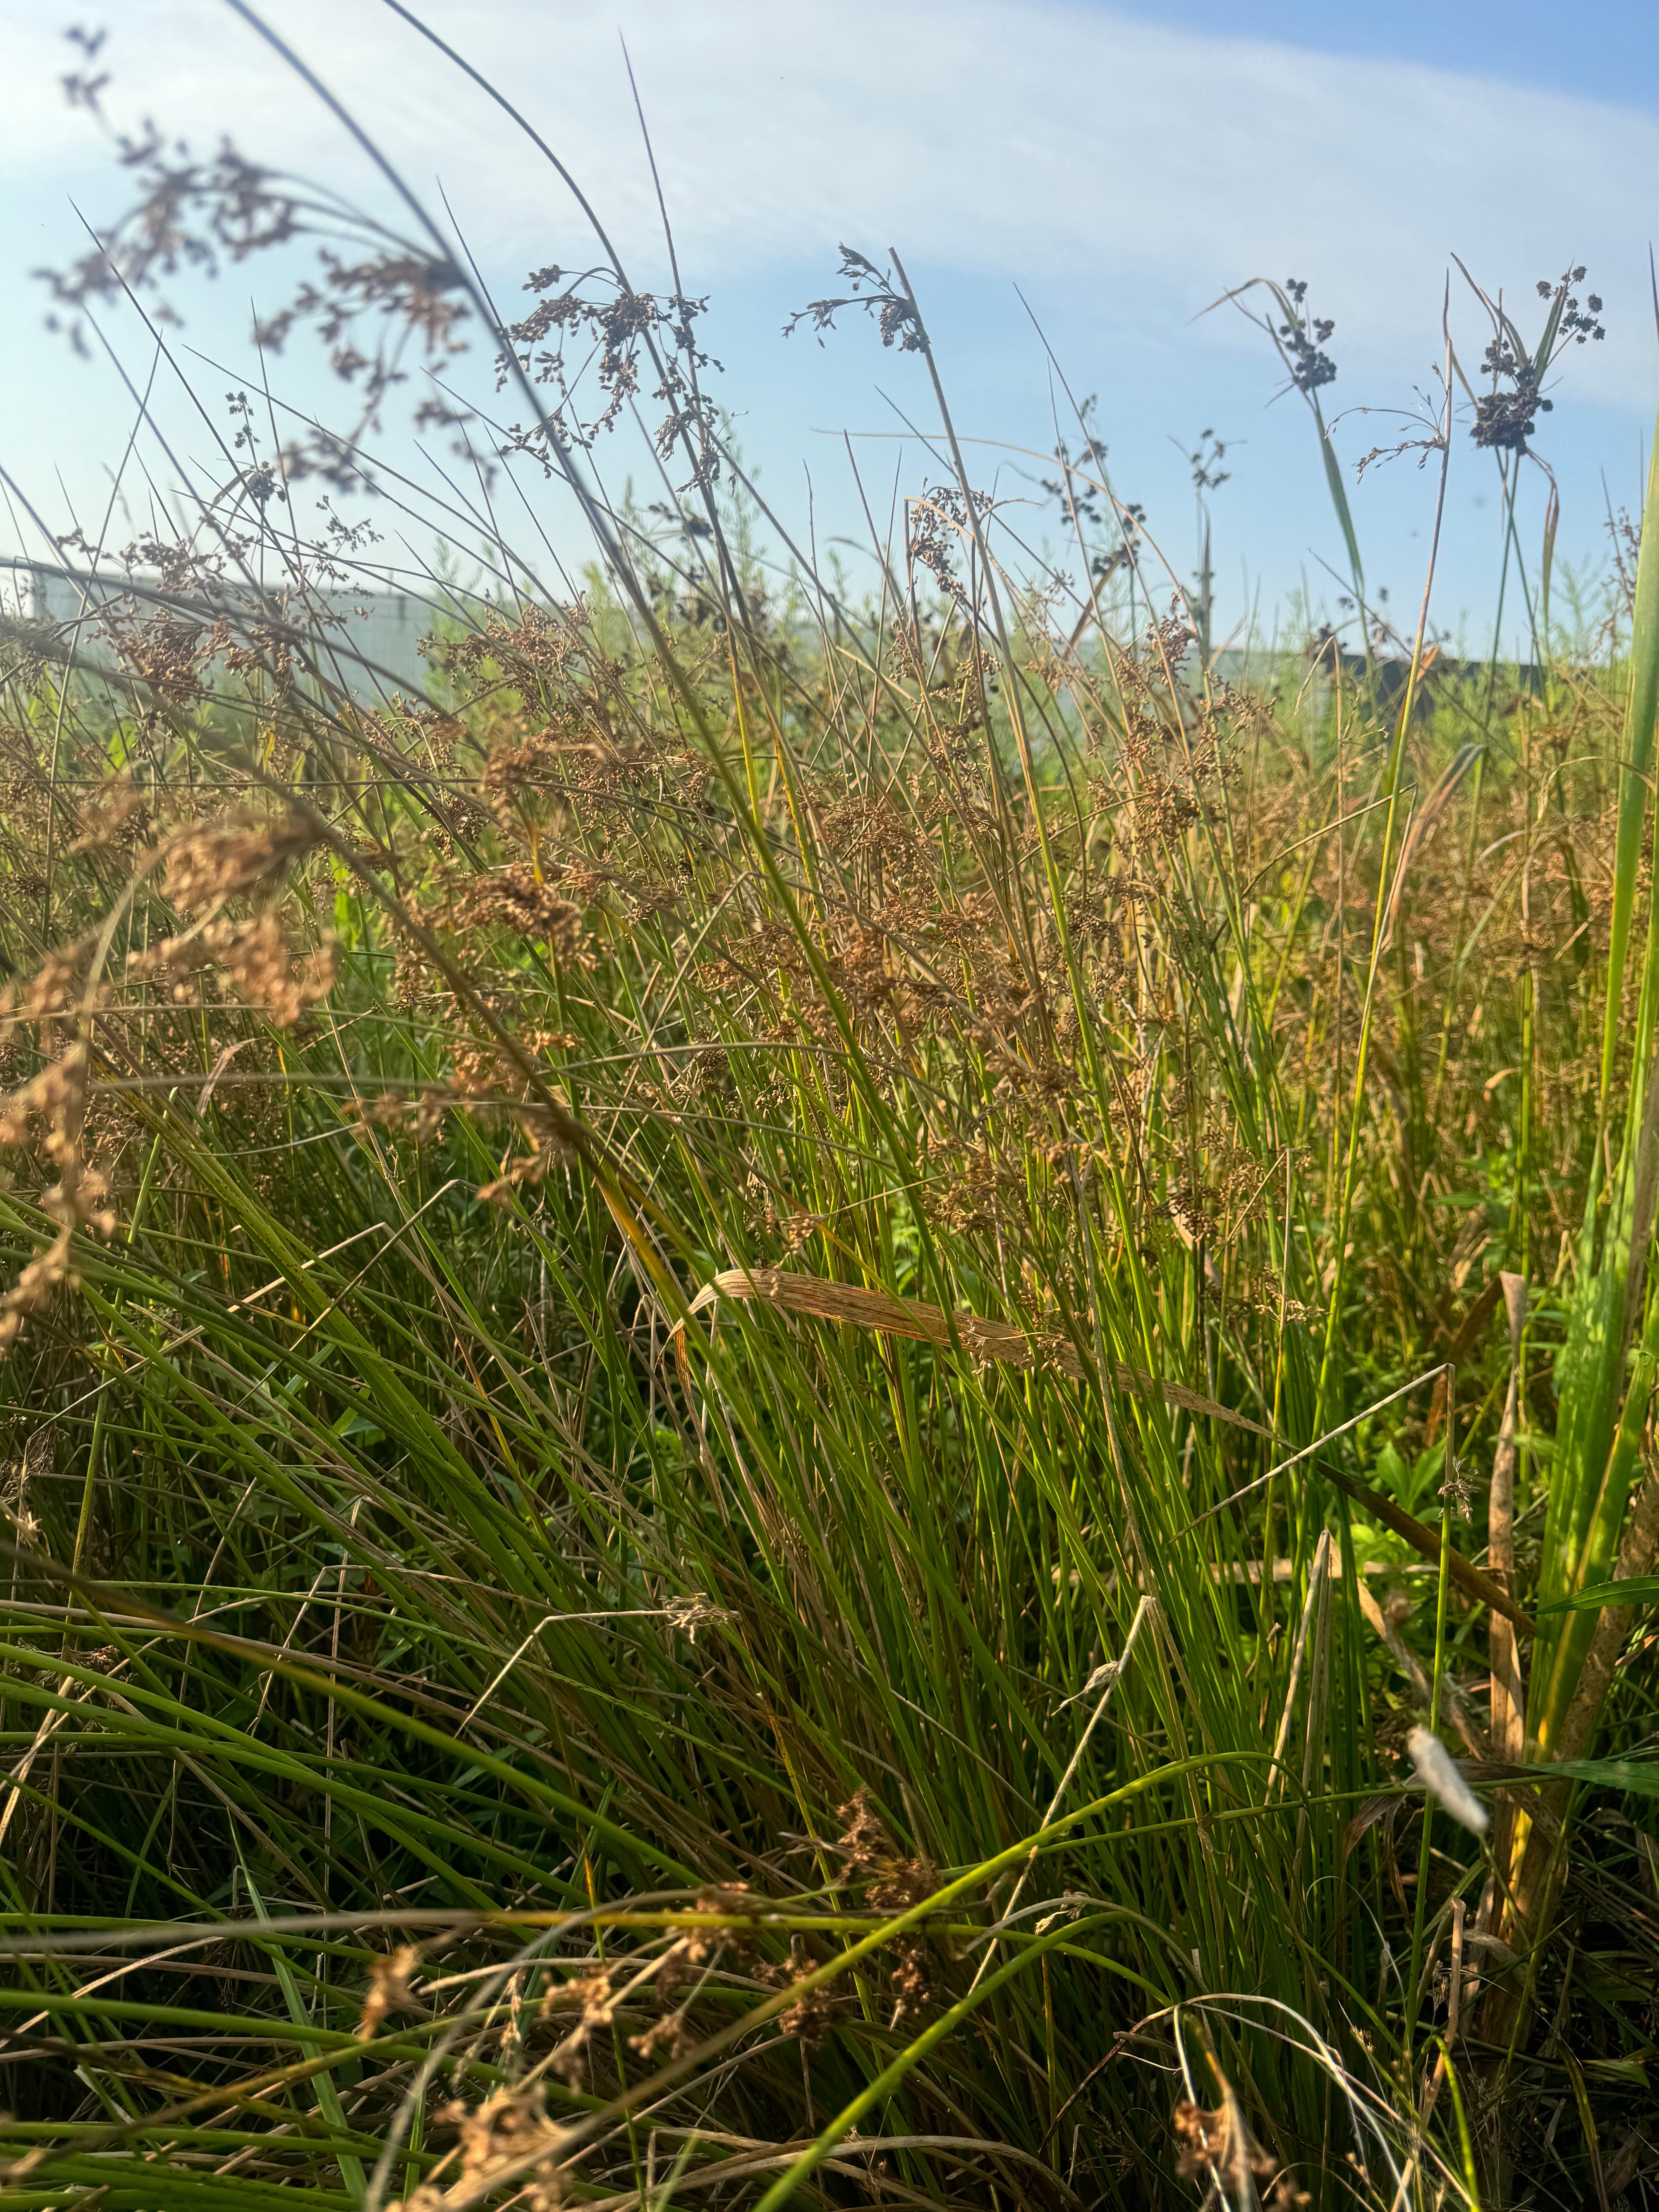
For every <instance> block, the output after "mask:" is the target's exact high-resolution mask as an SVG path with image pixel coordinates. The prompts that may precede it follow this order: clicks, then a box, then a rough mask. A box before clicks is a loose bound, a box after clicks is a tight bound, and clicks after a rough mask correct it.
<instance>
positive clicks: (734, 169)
mask: <svg viewBox="0 0 1659 2212" xmlns="http://www.w3.org/2000/svg"><path fill="white" fill-rule="evenodd" d="M424 12H425V13H426V15H427V16H428V20H429V21H431V22H432V23H433V25H434V26H435V27H436V28H438V29H439V30H441V33H443V34H444V35H445V36H446V37H447V38H449V39H450V40H453V43H454V44H455V45H456V46H458V47H459V48H460V49H461V50H462V51H463V52H465V53H466V54H467V55H468V56H469V57H470V58H471V59H472V60H473V61H475V62H476V63H477V65H478V66H479V67H480V68H482V69H483V70H485V71H486V72H487V73H489V74H490V75H491V76H494V77H495V79H496V80H497V81H498V82H500V83H501V84H502V86H503V87H504V88H507V90H508V91H509V93H510V94H511V96H512V97H513V99H514V100H516V101H517V102H518V103H519V104H520V106H523V107H524V108H525V109H526V112H528V113H529V114H530V115H531V117H532V119H533V120H534V121H535V122H536V124H537V125H538V127H539V128H540V129H541V130H543V131H544V132H545V134H546V135H547V136H548V137H549V138H550V140H551V141H552V142H553V143H555V144H556V147H557V148H558V149H559V151H560V153H561V154H562V155H563V156H564V157H565V158H566V159H567V160H568V161H569V162H570V164H571V166H572V167H573V168H574V170H575V171H576V173H577V174H578V175H579V176H580V179H581V181H582V183H583V185H584V186H585V187H586V189H587V190H588V191H590V192H591V193H592V196H593V197H594V198H595V199H596V200H597V202H598V203H599V205H600V207H601V208H602V210H603V211H604V213H605V217H606V219H607V221H608V222H610V223H611V225H612V226H613V228H614V230H615V233H616V234H617V237H618V239H619V240H620V242H621V243H622V245H623V248H624V250H625V251H627V252H629V253H631V254H635V255H637V256H639V257H640V258H641V259H642V260H644V261H646V262H647V263H649V264H653V267H654V266H655V265H656V264H659V259H660V255H659V226H658V216H657V211H656V205H655V201H654V197H653V190H652V185H651V181H650V177H649V173H648V171H647V166H646V163H645V161H644V159H643V156H642V151H641V139H640V132H639V126H638V123H637V121H636V119H635V116H634V113H633V110H632V103H631V97H630V94H629V86H628V81H627V75H626V70H625V68H624V64H623V50H622V40H623V38H625V39H626V41H627V46H628V51H629V55H630V56H631V58H632V61H633V64H634V67H635V73H636V75H637V77H638V81H639V85H640V91H641V98H642V100H643V102H644V105H645V109H646V112H647V118H648V120H649V123H650V126H651V131H652V136H653V143H654V146H655V149H656V153H657V156H658V160H659V165H660V168H661V172H662V178H663V183H664V187H665V192H666V195H667V198H668V202H669V205H670V209H671V213H672V215H673V218H674V222H675V225H676V229H677V234H678V240H679V242H680V245H681V247H682V250H683V254H684V260H685V263H686V265H687V269H688V272H689V281H691V282H694V283H697V284H702V283H704V282H710V281H718V280H719V279H720V278H721V277H723V276H730V275H732V273H734V272H736V273H741V274H745V275H748V274H754V273H757V272H759V271H761V270H765V269H766V268H768V267H771V266H777V265H781V264H789V265H791V266H794V267H799V265H800V264H803V263H811V264H824V265H826V266H827V265H828V263H829V258H830V257H831V256H832V254H833V249H834V247H835V245H836V241H837V240H840V239H842V238H843V237H845V238H849V239H854V240H857V241H858V242H859V243H860V244H862V245H865V246H867V247H869V248H871V249H872V250H875V249H878V248H880V247H882V246H886V245H887V244H889V243H894V244H897V245H899V246H901V247H902V248H903V249H906V250H907V251H908V252H911V253H914V255H915V258H916V259H917V260H918V261H919V262H924V263H931V264H933V265H934V266H936V267H940V268H944V269H949V270H960V271H962V272H964V273H968V274H978V275H981V276H994V277H997V278H1002V277H1006V276H1008V275H1011V274H1022V273H1023V274H1025V275H1029V276H1034V277H1036V278H1037V279H1039V280H1047V281H1048V283H1055V282H1063V283H1066V284H1069V285H1073V286H1076V287H1077V288H1079V289H1081V290H1087V289H1093V290H1095V291H1096V292H1097V293H1099V294H1101V295H1103V298H1104V297H1107V296H1109V295H1110V293H1111V289H1112V288H1113V287H1115V286H1117V285H1128V286H1133V287H1134V288H1135V290H1136V294H1137V295H1143V294H1144V292H1145V290H1146V288H1148V287H1150V288H1152V290H1153V291H1154V292H1155V294H1156V295H1157V296H1158V297H1159V298H1160V299H1162V300H1164V301H1165V302H1166V303H1167V304H1168V306H1169V307H1175V306H1176V305H1177V304H1179V307H1180V308H1181V311H1182V313H1188V312H1190V311H1191V309H1192V308H1193V307H1194V306H1196V305H1201V304H1203V302H1204V301H1205V300H1206V299H1207V298H1208V297H1210V296H1212V295H1213V294H1214V293H1215V292H1217V291H1218V290H1219V289H1221V288H1223V287H1224V286H1225V284H1227V283H1231V282H1234V281H1237V279H1238V278H1239V277H1240V276H1245V275H1249V274H1250V273H1252V272H1253V271H1255V270H1257V269H1261V270H1265V271H1266V272H1267V273H1271V274H1273V275H1275V276H1285V274H1287V273H1289V272H1291V271H1292V270H1294V271H1296V272H1297V273H1300V274H1304V275H1307V276H1311V277H1314V278H1315V279H1316V281H1317V282H1318V284H1319V287H1320V293H1321V297H1322V302H1323V304H1324V307H1325V309H1326V311H1327V312H1329V313H1334V314H1335V315H1336V316H1337V317H1338V319H1339V322H1340V329H1341V333H1342V340H1343V343H1344V344H1345V345H1346V347H1347V348H1348V349H1349V352H1350V356H1352V355H1353V353H1354V350H1355V349H1359V350H1360V351H1361V352H1362V353H1364V355H1366V356H1371V357H1374V358H1384V359H1390V360H1392V359H1395V358H1398V357H1400V356H1401V349H1402V348H1404V347H1408V349H1409V357H1410V360H1411V362H1413V365H1416V364H1419V363H1420V362H1421V361H1422V359H1423V358H1424V356H1425V332H1428V331H1432V329H1433V327H1434V325H1435V324H1436V323H1437V310H1438V301H1439V291H1440V285H1441V282H1442V276H1443V271H1444V270H1445V268H1446V267H1447V265H1448V264H1447V257H1448V254H1449V252H1451V251H1454V250H1455V251H1457V252H1461V253H1462V254H1463V256H1464V258H1466V259H1467V260H1468V261H1469V262H1470V263H1471V264H1472V265H1473V266H1474V267H1476V268H1477V269H1478V270H1480V272H1481V273H1482V275H1483V276H1484V277H1485V278H1486V280H1487V281H1489V282H1491V283H1506V284H1508V285H1509V286H1510V288H1511V290H1512V291H1513V290H1515V289H1520V290H1521V291H1522V292H1523V293H1524V292H1528V291H1529V290H1530V287H1531V283H1532V281H1533V280H1534V279H1535V278H1536V277H1539V276H1551V275H1553V274H1555V273H1557V272H1558V271H1559V269H1560V268H1561V267H1563V266H1564V265H1565V264H1567V263H1568V262H1569V261H1577V260H1584V261H1589V262H1590V263H1591V264H1592V266H1593V271H1594V276H1595V280H1596V281H1597V282H1598V283H1599V285H1600V289H1601V290H1602V291H1603V292H1604V293H1605V294H1606V295H1607V298H1608V300H1609V301H1610V303H1611V305H1612V307H1613V314H1612V316H1611V317H1610V321H1611V323H1612V330H1611V332H1610V336H1609V339H1608V342H1607V345H1606V346H1605V347H1604V348H1602V349H1598V354H1599V357H1598V358H1597V359H1595V361H1594V362H1592V361H1590V360H1589V359H1588V357H1587V359H1586V361H1585V363H1584V368H1585V372H1586V375H1587V379H1588V386H1587V388H1588V389H1589V391H1590V392H1595V393H1597V394H1599V396H1601V397H1602V398H1605V399H1607V400H1608V401H1610V402H1613V403H1614V404H1619V403H1621V402H1626V401H1628V400H1630V399H1632V398H1635V397H1637V396H1638V394H1640V395H1645V393H1646V392H1647V391H1648V389H1649V388H1650V383H1651V353H1650V348H1651V344H1652V338H1651V335H1650V331H1651V325H1650V317H1649V315H1648V313H1647V311H1646V307H1645V298H1644V295H1645V291H1646V240H1647V238H1648V236H1649V234H1650V231H1651V229H1652V228H1653V224H1654V210H1653V209H1652V208H1651V206H1650V197H1651V193H1650V189H1649V180H1650V179H1654V178H1656V177H1659V122H1656V121H1655V120H1654V119H1652V118H1650V117H1648V116H1646V115H1644V114H1642V113H1639V112H1636V111H1635V110H1633V109H1632V110H1626V109H1622V108H1619V107H1616V106H1608V105H1605V104H1597V103H1595V102H1592V101H1589V100H1578V99H1572V98H1567V97H1563V96H1558V95H1554V94H1548V93H1544V92H1540V91H1536V90H1528V89H1523V88H1516V87H1513V86H1509V85H1504V84H1503V83H1500V82H1495V81H1482V80H1479V79H1476V78H1473V77H1468V76H1455V75H1452V74H1450V73H1448V72H1445V71H1442V70H1435V69H1432V68H1427V67H1423V66H1419V65H1416V64H1407V63H1383V62H1378V61H1374V60H1360V59H1342V58H1331V57H1328V56H1322V55H1316V54H1311V53H1308V52H1301V51H1298V50H1296V49H1293V48H1291V47H1287V46H1276V45H1270V44H1267V43H1263V42H1261V41H1259V40H1249V39H1246V38H1229V39H1221V38H1214V37H1206V36H1200V35H1195V34H1191V33H1183V32H1180V31H1175V30H1170V29H1166V28H1163V27H1157V26H1152V25H1148V24H1146V23H1145V22H1143V21H1133V20H1131V19H1129V18H1127V17H1124V16H1121V15H1115V14H1114V13H1113V12H1111V11H1110V10H1109V9H1103V8H1098V7H1090V6H1079V5H1069V4H1065V0H952V4H948V5H947V4H945V0H806V4H801V0H792V4H790V5H788V6H787V7H779V6H778V5H777V4H776V0H695V4H687V0H674V4H668V5H665V4H663V0H610V4H608V5H599V4H595V0H427V4H426V7H425V10H424ZM79 13H80V9H79V5H78V0H77V4H76V6H74V7H71V6H70V5H68V4H64V0H53V4H52V5H50V6H49V7H48V8H47V9H46V10H45V11H44V12H43V14H42V15H40V16H37V17H35V18H33V19H32V20H31V21H29V22H27V23H25V24H21V25H20V24H18V23H17V22H16V21H14V23H13V25H12V26H11V27H10V29H9V34H8V36H9V47H10V52H9V68H8V71H7V75H6V88H5V90H4V91H3V92H0V165H3V168H4V170H5V171H7V172H9V175H10V178H11V179H12V182H13V185H14V187H15V185H17V184H19V183H23V184H26V185H27V183H31V182H32V183H33V184H35V185H47V184H48V183H49V182H51V181H52V180H53V179H60V178H62V176H63V175H64V173H65V172H67V171H69V170H71V169H75V168H79V167H83V166H84V165H85V163H86V161H87V158H88V134H87V126H86V124H85V120H84V118H77V117H74V116H72V115H70V114H69V113H67V112H65V111H64V109H63V108H62V106H61V105H60V103H58V100H56V98H55V97H54V95H53V93H52V81H53V79H54V78H55V77H56V76H58V75H59V74H61V72H62V70H63V68H64V66H65V61H64V48H63V47H62V46H61V44H60V35H61V31H62V28H63V27H64V26H65V25H66V24H67V23H68V22H69V21H71V20H73V19H74V17H75V16H76V15H78V14H79ZM267 14H268V15H269V17H270V20H271V21H273V23H275V24H276V26H277V27H279V28H280V29H281V30H282V31H283V33H285V34H286V35H287V36H289V38H290V39H291V40H293V41H294V43H295V45H296V46H297V47H298V48H299V49H300V50H301V52H303V53H304V54H305V55H306V57H307V58H308V59H310V60H311V61H312V62H313V63H314V64H317V65H318V66H319V68H320V69H321V70H323V71H324V73H325V75H326V76H327V77H328V79H329V81H330V82H331V84H333V85H334V86H335V87H336V88H337V89H338V90H339V91H340V92H341V93H342V94H343V95H344V96H345V98H346V99H347V100H349V101H350V102H351V103H352V104H353V105H354V106H355V107H356V109H357V110H358V112H361V113H362V115H363V116H364V118H365V119H366V120H367V121H368V122H369V123H370V124H371V125H372V127H373V128H374V130H375V131H377V133H378V134H379V135H380V137H382V138H383V140H384V141H385V143H386V146H387V149H388V150H389V151H390V152H391V153H392V155H394V156H395V157H396V158H397V159H398V161H400V162H402V163H403V164H404V166H405V167H407V169H408V170H409V172H410V175H411V177H412V178H413V179H415V181H416V183H417V184H420V185H425V186H429V185H430V184H431V182H432V179H433V178H434V175H435V173H436V174H441V177H442V179H443V180H444V183H445V185H446V187H447V189H448V191H450V193H451V194H452V196H453V199H454V201H455V204H456V205H457V207H458V208H459V210H463V211H464V213H465V220H466V221H467V222H468V224H469V227H470V229H471V231H472V233H473V234H475V235H477V236H478V237H479V238H480V239H481V240H484V241H485V242H486V243H487V246H488V250H489V252H490V255H491V258H492V259H496V260H499V259H501V258H504V257H513V256H514V255H516V256H517V257H519V258H524V259H526V261H527V260H530V259H536V260H545V259H547V258H552V257H555V256H556V257H558V258H575V257H577V256H579V255H580V254H581V253H582V252H583V251H584V246H583V242H582V240H581V235H580V228H579V227H578V225H577V224H576V222H575V221H574V215H573V210H571V208H570V205H569V203H568V199H567V197H565V195H564V194H563V193H562V190H561V188H560V187H559V186H558V185H557V182H556V179H554V178H553V177H552V175H551V174H550V173H549V172H548V171H547V169H546V168H545V167H544V165H542V164H540V163H539V161H538V157H537V156H536V155H534V153H533V151H532V149H529V148H528V147H527V146H526V145H525V144H524V143H523V142H522V141H521V140H520V139H518V138H517V137H516V136H515V135H514V134H513V131H512V130H511V127H510V125H507V123H506V120H505V118H502V117H501V115H500V114H499V112H495V111H493V110H492V109H491V108H490V107H489V105H488V104H487V102H486V101H485V100H483V97H482V96H481V95H480V94H477V93H476V92H475V91H474V90H472V89H471V88H469V87H466V86H465V85H464V84H463V83H461V82H459V80H458V79H457V78H456V76H455V75H454V73H453V70H451V69H450V68H449V67H448V65H447V64H445V63H444V62H443V61H442V59H441V58H440V57H439V56H437V55H436V54H435V53H433V52H431V50H430V49H429V48H424V47H422V45H421V42H420V41H419V40H417V39H416V38H415V37H414V36H413V34H411V33H409V32H408V31H407V30H406V29H405V28H404V27H402V26H401V25H400V24H399V23H398V21H397V20H396V19H395V18H394V17H393V16H392V15H391V14H390V12H389V11H388V10H386V9H385V8H383V7H382V6H380V5H379V4H377V0H269V5H268V8H267ZM106 52H107V58H108V61H109V64H110V65H111V67H112V69H113V70H114V72H115V82H114V84H113V86H112V89H111V92H110V94H109V98H110V100H111V103H112V107H113V108H115V109H116V110H117V111H118V112H120V113H121V114H123V115H125V116H126V117H129V118H137V116H139V115H141V114H153V115H154V116H155V118H157V120H158V121H159V122H160V123H161V124H162V125H163V126H164V127H166V128H167V129H169V130H173V131H182V132H184V133H186V134H188V135H191V136H192V137H194V138H195V139H196V140H197V142H198V143H199V142H201V141H204V140H206V139H209V138H210V137H212V136H213V135H215V134H216V131H217V130H218V129H219V128H220V127H221V126H222V125H228V127H229V128H230V129H231V130H232V131H234V134H235V135H236V136H237V137H238V138H239V139H240V141H242V142H243V143H245V144H246V147H247V149H249V150H250V151H252V152H255V153H257V154H258V155H262V156H264V158H267V159H271V160H276V161H282V162H283V164H284V165H287V166H293V167H307V166H308V165H314V164H316V163H317V162H319V161H323V160H326V161H328V162H329V164H330V166H331V169H334V170H337V166H338V163H339V161H340V158H341V155H340V144H339V137H338V133H337V129H336V128H335V126H334V125H331V123H330V122H329V121H328V120H327V118H325V116H323V114H322V113H321V112H320V111H319V110H318V109H317V108H316V106H315V105H314V103H313V102H312V100H310V97H309V95H308V94H306V93H304V91H303V90H302V89H301V88H298V87H296V86H295V85H294V84H293V82H291V80H289V79H287V78H286V77H285V76H284V74H283V71H282V70H281V68H280V66H279V65H278V64H276V62H275V61H274V60H273V58H271V57H270V55H269V53H268V52H264V51H262V49H261V48H260V47H259V46H258V42H257V41H256V40H254V39H253V37H252V34H251V33H248V32H247V31H246V28H245V27H242V26H240V24H239V23H238V22H237V21H235V19H234V17H233V16H232V15H230V13H229V11H228V10H227V9H224V8H223V7H222V6H221V5H219V4H217V0H126V4H125V6H124V7H123V9H121V10H119V11H118V14H117V15H116V17H115V19H114V33H113V35H112V39H111V41H110V45H109V46H108V48H107V50H106ZM1218 336H1224V337H1225V333H1221V332H1218Z"/></svg>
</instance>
